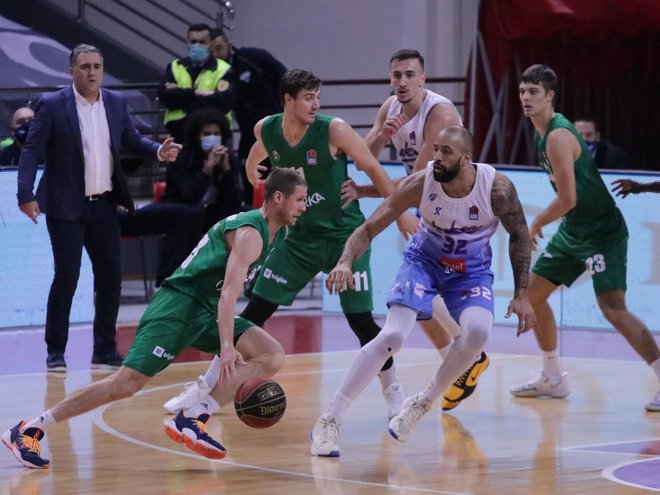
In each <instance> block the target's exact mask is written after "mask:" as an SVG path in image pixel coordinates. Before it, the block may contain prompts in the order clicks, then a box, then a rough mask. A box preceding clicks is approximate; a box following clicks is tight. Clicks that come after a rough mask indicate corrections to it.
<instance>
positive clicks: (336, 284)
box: [325, 262, 355, 294]
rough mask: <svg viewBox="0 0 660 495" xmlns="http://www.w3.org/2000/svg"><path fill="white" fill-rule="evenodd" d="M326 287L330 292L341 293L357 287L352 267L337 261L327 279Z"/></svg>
mask: <svg viewBox="0 0 660 495" xmlns="http://www.w3.org/2000/svg"><path fill="white" fill-rule="evenodd" d="M325 287H326V289H328V292H329V293H330V294H340V293H342V292H344V291H345V290H346V289H347V288H351V289H355V283H354V282H353V272H352V270H351V267H350V266H348V265H347V264H344V263H341V262H339V263H337V266H335V267H334V268H333V269H332V271H331V272H330V275H328V278H327V279H326V280H325Z"/></svg>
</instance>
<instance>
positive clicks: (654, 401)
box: [644, 392, 660, 412]
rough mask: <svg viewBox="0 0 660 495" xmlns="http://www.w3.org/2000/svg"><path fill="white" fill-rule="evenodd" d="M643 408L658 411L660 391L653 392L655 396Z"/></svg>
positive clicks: (659, 408) (659, 410)
mask: <svg viewBox="0 0 660 495" xmlns="http://www.w3.org/2000/svg"><path fill="white" fill-rule="evenodd" d="M644 408H645V409H646V410H647V411H649V412H660V392H658V393H657V394H655V397H653V399H651V402H649V403H648V404H646V405H645V406H644Z"/></svg>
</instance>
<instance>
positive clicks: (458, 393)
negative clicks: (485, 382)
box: [442, 351, 490, 411]
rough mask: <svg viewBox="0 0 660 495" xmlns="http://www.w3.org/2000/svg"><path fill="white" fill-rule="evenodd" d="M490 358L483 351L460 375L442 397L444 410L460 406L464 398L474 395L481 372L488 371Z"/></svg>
mask: <svg viewBox="0 0 660 495" xmlns="http://www.w3.org/2000/svg"><path fill="white" fill-rule="evenodd" d="M489 364H490V359H488V356H486V353H485V352H483V351H481V356H479V359H477V360H476V361H475V362H474V363H473V364H472V366H470V367H469V368H468V369H467V371H466V372H465V373H463V374H462V375H461V376H459V377H458V378H457V379H456V381H455V382H454V383H453V384H452V386H451V387H449V389H447V391H446V392H445V394H444V395H443V397H442V410H443V411H449V410H450V409H454V408H455V407H456V406H458V405H459V404H460V403H461V401H462V400H465V399H467V398H468V397H470V396H471V395H472V392H474V389H476V388H477V381H478V380H479V377H480V376H481V374H482V373H483V372H484V371H486V368H488V365H489Z"/></svg>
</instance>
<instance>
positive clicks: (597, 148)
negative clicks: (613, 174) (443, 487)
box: [573, 119, 631, 169]
mask: <svg viewBox="0 0 660 495" xmlns="http://www.w3.org/2000/svg"><path fill="white" fill-rule="evenodd" d="M573 125H575V128H576V129H577V130H578V132H579V133H580V134H581V135H582V139H584V142H585V143H587V147H588V148H589V151H591V156H593V157H594V161H595V162H596V165H597V166H598V168H600V169H604V168H605V169H616V168H619V169H628V168H631V160H630V155H629V154H628V152H627V151H626V150H624V149H623V148H619V147H618V146H614V145H613V144H611V143H608V142H607V141H602V140H601V139H600V132H599V131H598V126H597V125H596V121H595V120H593V119H578V120H576V121H575V122H574V124H573Z"/></svg>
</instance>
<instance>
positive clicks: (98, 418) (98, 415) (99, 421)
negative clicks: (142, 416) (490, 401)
mask: <svg viewBox="0 0 660 495" xmlns="http://www.w3.org/2000/svg"><path fill="white" fill-rule="evenodd" d="M339 352H343V351H339ZM426 364H433V363H429V362H417V363H410V364H406V365H401V366H400V367H412V366H419V365H426ZM397 366H399V365H397ZM347 369H348V368H337V369H332V370H328V369H324V370H312V371H309V372H297V371H296V372H289V373H278V374H277V376H296V375H301V374H305V375H318V374H321V373H328V372H330V373H335V372H345V371H346V370H347ZM181 385H183V382H182V383H174V384H170V385H161V386H158V387H153V388H149V389H143V390H140V391H139V392H138V393H136V394H135V395H134V397H135V396H138V395H145V394H148V393H151V392H156V391H160V390H164V389H167V388H171V387H176V386H181ZM115 403H116V402H111V403H109V404H105V405H103V406H101V407H99V408H97V409H95V410H94V411H93V413H92V422H93V423H94V424H95V425H96V426H98V427H99V428H100V429H102V430H103V431H105V432H106V433H108V434H109V435H112V436H113V437H116V438H119V439H121V440H124V441H126V442H129V443H133V444H135V445H139V446H141V447H146V448H148V449H153V450H158V451H160V452H165V453H168V454H174V455H178V456H182V457H189V458H191V459H197V460H200V461H206V462H214V463H217V464H224V465H227V466H233V467H240V468H246V469H253V470H255V471H264V472H267V473H275V474H280V475H283V476H294V477H298V478H308V479H321V480H327V481H337V482H340V483H348V484H353V485H361V486H373V487H380V488H386V489H401V490H408V491H412V492H420V493H439V494H442V495H466V493H465V492H451V491H447V490H432V489H429V488H417V487H408V486H401V485H393V484H389V483H374V482H369V481H358V480H352V479H347V478H331V477H327V476H316V475H313V474H308V473H300V472H296V471H287V470H283V469H276V468H269V467H263V466H256V465H253V464H242V463H239V462H233V461H226V460H216V459H206V458H204V457H201V456H199V455H196V454H191V453H188V452H183V451H180V450H174V449H170V448H167V447H161V446H160V445H155V444H152V443H149V442H144V441H142V440H138V439H136V438H133V437H131V436H128V435H126V434H124V433H121V432H120V431H117V430H115V429H114V428H112V427H111V426H110V425H108V424H107V423H106V422H105V420H104V419H103V412H104V411H105V410H106V409H108V408H109V407H110V406H112V405H113V404H115ZM310 455H311V454H310ZM329 462H330V461H329Z"/></svg>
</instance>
